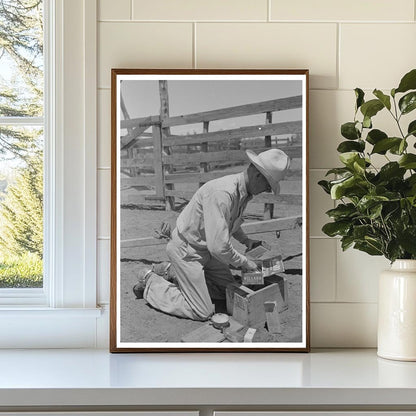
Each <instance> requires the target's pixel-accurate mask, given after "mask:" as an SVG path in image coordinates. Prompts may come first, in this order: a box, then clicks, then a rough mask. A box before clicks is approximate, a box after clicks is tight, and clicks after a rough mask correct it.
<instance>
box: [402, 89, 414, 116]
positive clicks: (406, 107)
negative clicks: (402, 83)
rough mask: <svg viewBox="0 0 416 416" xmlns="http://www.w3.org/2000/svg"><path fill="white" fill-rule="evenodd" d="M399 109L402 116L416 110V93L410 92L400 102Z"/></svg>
mask: <svg viewBox="0 0 416 416" xmlns="http://www.w3.org/2000/svg"><path fill="white" fill-rule="evenodd" d="M399 108H400V111H401V112H402V114H407V113H410V112H411V111H413V110H414V109H415V108H416V91H413V92H409V93H408V94H406V95H404V96H403V97H402V98H400V100H399Z"/></svg>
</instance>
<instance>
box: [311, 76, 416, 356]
mask: <svg viewBox="0 0 416 416" xmlns="http://www.w3.org/2000/svg"><path fill="white" fill-rule="evenodd" d="M355 95H356V101H355V115H354V119H353V120H352V121H349V122H347V123H344V124H342V126H341V135H342V136H343V138H344V139H345V140H344V141H342V142H341V143H340V144H339V146H338V148H337V151H338V152H339V159H340V161H341V163H342V166H341V167H337V168H334V169H330V170H329V171H328V172H327V176H328V175H331V174H332V175H334V176H335V177H334V179H332V180H321V181H320V182H319V185H320V186H321V187H322V188H323V189H324V190H325V192H327V193H328V194H329V195H330V196H331V198H332V199H333V200H336V201H337V205H336V208H334V209H331V210H329V211H327V215H328V216H329V217H330V218H331V219H332V221H331V222H329V223H327V224H325V225H324V226H323V228H322V231H323V232H324V233H325V234H326V235H328V236H330V237H339V238H340V240H341V246H342V249H343V250H346V249H348V248H350V247H353V248H355V249H357V250H361V251H364V252H366V253H368V254H370V255H373V256H384V257H385V258H387V259H388V260H390V262H391V269H390V270H388V271H385V272H383V273H382V274H381V276H380V280H379V325H378V354H379V355H380V356H382V357H384V358H391V359H399V360H412V361H415V360H416V154H415V147H416V144H415V137H416V120H411V117H410V116H411V114H410V113H411V112H412V111H414V110H415V109H416V69H413V70H411V71H410V72H408V73H407V74H406V75H404V76H403V78H402V79H401V81H400V83H399V86H398V87H397V88H393V89H392V90H391V91H390V93H389V94H385V93H384V92H383V91H381V90H378V89H375V90H374V91H373V97H372V98H371V99H369V100H366V97H365V93H364V91H363V90H362V89H360V88H356V89H355ZM381 111H384V112H388V113H389V114H390V116H391V117H392V118H393V120H394V124H395V131H393V132H384V131H382V130H379V129H377V128H376V127H375V126H373V117H374V116H375V115H376V114H378V113H379V112H381ZM408 115H409V116H408ZM409 117H410V120H411V121H410V120H409ZM406 119H407V120H406ZM405 120H406V121H405ZM380 158H381V160H382V161H383V162H382V163H380ZM376 160H377V162H376Z"/></svg>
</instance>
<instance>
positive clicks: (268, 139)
mask: <svg viewBox="0 0 416 416" xmlns="http://www.w3.org/2000/svg"><path fill="white" fill-rule="evenodd" d="M272 122H273V113H272V112H271V111H268V112H267V113H266V124H272ZM264 145H265V147H272V136H265V137H264ZM273 211H274V205H273V204H264V214H263V218H264V219H265V220H270V219H272V218H273Z"/></svg>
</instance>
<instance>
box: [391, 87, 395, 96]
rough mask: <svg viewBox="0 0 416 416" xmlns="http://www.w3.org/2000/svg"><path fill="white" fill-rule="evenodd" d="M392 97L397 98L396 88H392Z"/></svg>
mask: <svg viewBox="0 0 416 416" xmlns="http://www.w3.org/2000/svg"><path fill="white" fill-rule="evenodd" d="M390 95H391V96H392V97H393V98H394V97H395V96H396V88H392V89H391V91H390Z"/></svg>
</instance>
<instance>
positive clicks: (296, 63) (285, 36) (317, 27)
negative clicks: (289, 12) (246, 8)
mask: <svg viewBox="0 0 416 416" xmlns="http://www.w3.org/2000/svg"><path fill="white" fill-rule="evenodd" d="M195 48H196V67H197V68H285V69H291V68H308V69H309V70H310V71H311V72H310V83H311V87H312V88H325V89H328V88H335V87H336V85H337V59H336V56H337V25H336V24H334V23H317V24H309V23H293V24H290V23H200V24H197V26H196V45H195ZM317 48H318V49H317ZM318 50H319V53H318V52H317V51H318Z"/></svg>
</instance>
